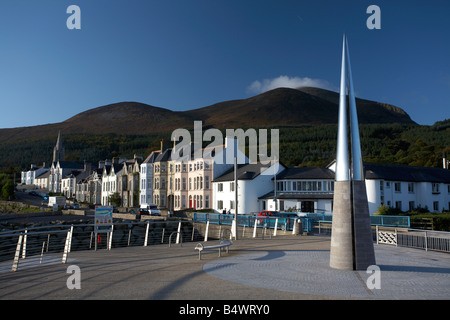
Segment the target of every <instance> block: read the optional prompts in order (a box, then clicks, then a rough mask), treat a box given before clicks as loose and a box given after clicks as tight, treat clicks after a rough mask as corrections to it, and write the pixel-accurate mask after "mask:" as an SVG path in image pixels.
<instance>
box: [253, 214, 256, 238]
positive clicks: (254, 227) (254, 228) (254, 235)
mask: <svg viewBox="0 0 450 320" xmlns="http://www.w3.org/2000/svg"><path fill="white" fill-rule="evenodd" d="M256 224H257V219H256V218H255V222H254V223H253V238H256V227H257V226H256Z"/></svg>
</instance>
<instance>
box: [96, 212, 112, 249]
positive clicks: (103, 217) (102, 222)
mask: <svg viewBox="0 0 450 320" xmlns="http://www.w3.org/2000/svg"><path fill="white" fill-rule="evenodd" d="M112 214H113V207H112V206H95V219H94V221H95V224H94V226H95V228H94V230H95V239H96V241H95V250H97V242H98V235H97V234H98V233H107V232H111V231H112V222H113V217H112Z"/></svg>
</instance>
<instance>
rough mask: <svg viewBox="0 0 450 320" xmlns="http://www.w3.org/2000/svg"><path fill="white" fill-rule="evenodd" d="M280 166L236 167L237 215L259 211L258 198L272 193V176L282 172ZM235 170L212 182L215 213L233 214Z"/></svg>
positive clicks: (243, 165) (232, 169)
mask: <svg viewBox="0 0 450 320" xmlns="http://www.w3.org/2000/svg"><path fill="white" fill-rule="evenodd" d="M284 169H285V167H284V166H283V165H282V164H278V163H276V164H273V163H272V162H271V163H270V164H268V165H263V164H261V163H256V164H241V165H238V166H237V174H236V176H237V185H238V192H237V193H238V206H237V207H238V208H237V212H238V213H239V214H252V213H256V212H259V211H261V206H260V204H259V203H258V198H259V197H261V196H264V195H265V194H267V193H269V192H271V191H272V192H273V188H274V180H273V178H274V175H276V174H278V173H280V172H281V171H283V170H284ZM234 171H235V169H234V166H233V167H232V168H231V169H229V170H228V171H227V172H225V173H224V174H223V175H221V176H219V177H218V178H216V179H214V181H213V199H214V202H213V209H214V210H215V211H216V212H223V211H226V212H228V211H229V212H230V213H235V209H236V205H235V203H236V200H235V199H236V195H235V178H234V177H235V172H234Z"/></svg>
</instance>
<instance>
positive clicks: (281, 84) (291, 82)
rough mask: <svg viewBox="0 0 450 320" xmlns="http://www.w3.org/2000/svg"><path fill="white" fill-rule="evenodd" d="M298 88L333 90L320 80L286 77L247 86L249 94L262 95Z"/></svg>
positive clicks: (257, 81)
mask: <svg viewBox="0 0 450 320" xmlns="http://www.w3.org/2000/svg"><path fill="white" fill-rule="evenodd" d="M300 87H316V88H322V89H328V90H335V89H334V88H333V86H332V85H331V84H329V83H328V82H327V81H325V80H321V79H311V78H308V77H305V78H300V77H292V78H291V77H288V76H279V77H278V78H274V79H264V80H262V81H259V80H256V81H253V83H252V84H251V85H250V86H248V88H247V91H248V92H249V93H263V92H266V91H269V90H272V89H276V88H300Z"/></svg>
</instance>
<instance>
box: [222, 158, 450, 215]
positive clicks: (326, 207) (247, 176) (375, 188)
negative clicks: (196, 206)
mask: <svg viewBox="0 0 450 320" xmlns="http://www.w3.org/2000/svg"><path fill="white" fill-rule="evenodd" d="M252 166H255V165H242V166H239V171H238V177H239V182H238V186H239V189H238V202H239V203H238V206H239V208H238V212H239V213H245V214H249V213H254V212H259V211H263V210H273V211H299V212H316V213H317V212H318V213H328V214H331V213H332V212H333V195H334V180H335V176H334V163H332V164H331V165H329V166H328V168H285V167H283V166H282V165H281V166H280V168H279V171H278V172H279V173H278V174H277V176H276V182H275V179H273V177H270V179H267V176H266V177H264V178H262V177H259V175H258V174H256V171H255V169H254V168H252ZM364 168H365V182H366V190H367V199H368V202H369V212H370V214H374V213H375V212H377V211H378V208H379V207H380V206H381V205H382V204H384V205H386V206H389V207H392V208H397V209H399V210H401V211H405V212H406V211H411V210H414V209H416V208H426V209H428V210H429V211H431V212H440V211H442V210H450V170H446V169H438V168H425V167H411V166H400V165H390V164H374V163H365V164H364ZM275 184H276V193H275V191H274V185H275ZM263 191H264V192H263ZM213 192H214V195H213V199H214V207H213V208H214V209H215V210H216V211H218V212H222V210H224V209H226V210H227V211H228V209H232V210H231V213H234V201H235V200H234V199H235V194H234V172H233V170H230V171H228V172H227V173H226V174H224V175H222V176H220V177H219V178H217V179H215V180H214V183H213Z"/></svg>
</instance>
